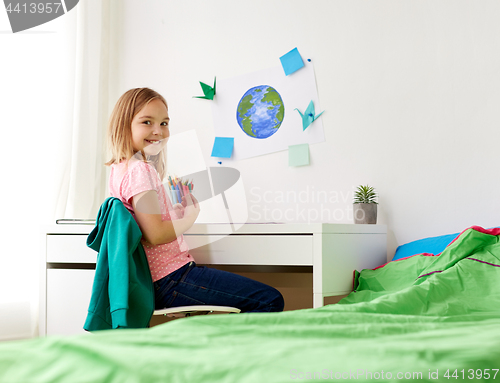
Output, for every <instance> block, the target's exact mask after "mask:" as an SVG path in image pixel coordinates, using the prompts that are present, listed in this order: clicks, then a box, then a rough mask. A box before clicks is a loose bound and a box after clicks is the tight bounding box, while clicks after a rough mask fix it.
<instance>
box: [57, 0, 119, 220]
mask: <svg viewBox="0 0 500 383" xmlns="http://www.w3.org/2000/svg"><path fill="white" fill-rule="evenodd" d="M76 11H77V37H76V41H77V46H76V60H75V61H76V62H75V86H74V101H73V105H74V106H73V123H72V126H69V127H68V129H71V135H70V136H71V142H70V143H69V142H68V144H69V145H70V148H71V149H70V150H68V151H67V152H66V153H67V154H66V162H65V167H64V170H62V171H63V174H62V175H61V176H60V179H61V182H60V189H59V195H58V198H57V203H56V205H57V206H56V218H82V219H85V218H87V219H88V218H95V217H96V214H97V211H98V209H99V206H100V204H101V203H102V201H103V200H104V198H105V196H106V178H107V177H106V169H105V168H106V167H105V166H104V162H106V158H105V157H106V154H105V133H106V126H107V121H108V117H109V113H110V109H109V101H108V100H109V97H108V94H109V91H110V87H111V77H110V73H111V72H110V65H111V63H112V62H113V60H112V59H111V55H112V52H113V47H112V45H111V42H112V41H111V33H110V30H111V12H110V0H84V1H80V2H79V3H78V6H77V7H76Z"/></svg>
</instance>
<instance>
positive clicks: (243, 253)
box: [39, 224, 387, 335]
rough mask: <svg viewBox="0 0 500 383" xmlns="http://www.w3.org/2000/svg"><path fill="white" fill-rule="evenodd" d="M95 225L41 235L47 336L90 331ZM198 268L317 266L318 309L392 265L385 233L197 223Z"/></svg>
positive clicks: (193, 240)
mask: <svg viewBox="0 0 500 383" xmlns="http://www.w3.org/2000/svg"><path fill="white" fill-rule="evenodd" d="M93 228H94V226H93V225H50V226H47V227H44V230H43V232H42V254H43V257H42V260H43V266H42V275H41V296H40V322H39V328H40V335H45V334H73V333H75V332H83V329H82V326H83V323H84V321H85V317H86V315H87V308H88V304H89V302H90V294H91V288H92V282H93V277H94V269H95V262H96V255H97V253H96V252H95V251H93V250H91V249H89V248H88V247H87V246H86V240H87V235H88V234H89V233H90V232H91V231H92V229H93ZM185 239H186V241H187V242H188V244H189V246H190V249H191V250H190V253H191V254H192V255H193V257H194V258H195V260H196V262H197V263H198V264H206V265H253V266H255V265H262V266H312V272H313V305H314V307H320V306H323V304H324V297H328V296H335V295H344V294H348V293H349V292H350V291H351V290H352V276H353V271H354V270H362V269H366V268H374V267H377V266H379V265H381V264H384V263H385V262H386V257H387V255H386V253H387V250H386V242H387V240H386V227H385V226H384V225H353V224H245V225H243V226H242V227H240V228H239V229H238V230H237V231H236V232H232V231H231V229H230V227H229V226H228V225H224V224H195V225H194V226H193V227H192V228H191V229H190V230H189V231H188V232H187V233H186V234H185Z"/></svg>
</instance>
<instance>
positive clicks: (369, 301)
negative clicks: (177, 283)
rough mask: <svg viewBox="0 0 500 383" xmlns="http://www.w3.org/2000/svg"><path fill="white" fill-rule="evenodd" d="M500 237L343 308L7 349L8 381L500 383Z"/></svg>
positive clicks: (187, 322)
mask: <svg viewBox="0 0 500 383" xmlns="http://www.w3.org/2000/svg"><path fill="white" fill-rule="evenodd" d="M499 238H500V229H482V228H480V227H472V228H469V229H467V230H464V231H463V232H462V233H460V234H459V235H457V236H456V237H455V238H454V240H453V241H452V242H451V243H449V244H448V245H447V246H446V247H445V249H444V250H443V251H442V252H441V253H440V254H439V255H437V254H436V255H434V254H429V253H423V254H417V255H412V256H409V257H403V258H401V259H398V260H395V261H392V262H389V263H388V264H386V265H383V266H381V267H379V268H377V269H374V270H362V271H361V272H359V273H358V272H356V273H355V278H354V291H353V292H352V293H351V294H350V295H348V296H347V297H346V298H344V299H343V300H341V301H340V302H339V303H338V304H335V305H328V306H325V307H321V308H317V309H307V310H297V311H289V312H283V313H269V314H261V313H254V314H235V315H213V316H203V317H192V318H186V319H180V320H176V321H172V322H169V323H166V324H163V325H160V326H156V327H153V328H150V329H141V330H109V331H101V332H96V333H92V334H84V335H79V336H72V337H48V338H45V339H32V340H24V341H14V342H7V343H3V344H0V382H2V383H4V382H23V383H24V382H51V383H54V382H71V383H76V382H92V383H96V382H120V383H124V382H148V383H149V382H218V383H221V382H230V383H235V382H252V383H260V382H263V383H267V382H289V381H294V380H296V381H302V380H346V379H349V380H351V379H352V380H357V381H374V380H378V381H390V380H419V381H440V382H441V381H472V380H475V381H477V380H492V381H500V373H499V369H500V244H499Z"/></svg>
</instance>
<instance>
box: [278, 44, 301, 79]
mask: <svg viewBox="0 0 500 383" xmlns="http://www.w3.org/2000/svg"><path fill="white" fill-rule="evenodd" d="M280 61H281V65H282V66H283V70H284V71H285V74H286V75H287V76H288V75H289V74H292V73H293V72H296V71H298V70H299V69H300V68H302V67H303V66H304V62H303V61H302V57H301V56H300V53H299V50H298V49H297V48H294V49H292V50H291V51H290V52H288V53H287V54H286V55H283V56H281V57H280Z"/></svg>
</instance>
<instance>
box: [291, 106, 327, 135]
mask: <svg viewBox="0 0 500 383" xmlns="http://www.w3.org/2000/svg"><path fill="white" fill-rule="evenodd" d="M295 110H296V111H297V112H299V113H300V117H302V130H306V128H307V127H308V126H309V125H311V124H312V123H313V122H314V120H316V119H317V118H318V117H319V116H321V115H322V114H323V112H324V111H323V112H321V113H320V114H318V115H314V104H313V102H312V100H311V102H310V103H309V105H308V107H307V109H306V111H305V113H304V114H302V112H301V111H300V110H298V109H297V108H295Z"/></svg>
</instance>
